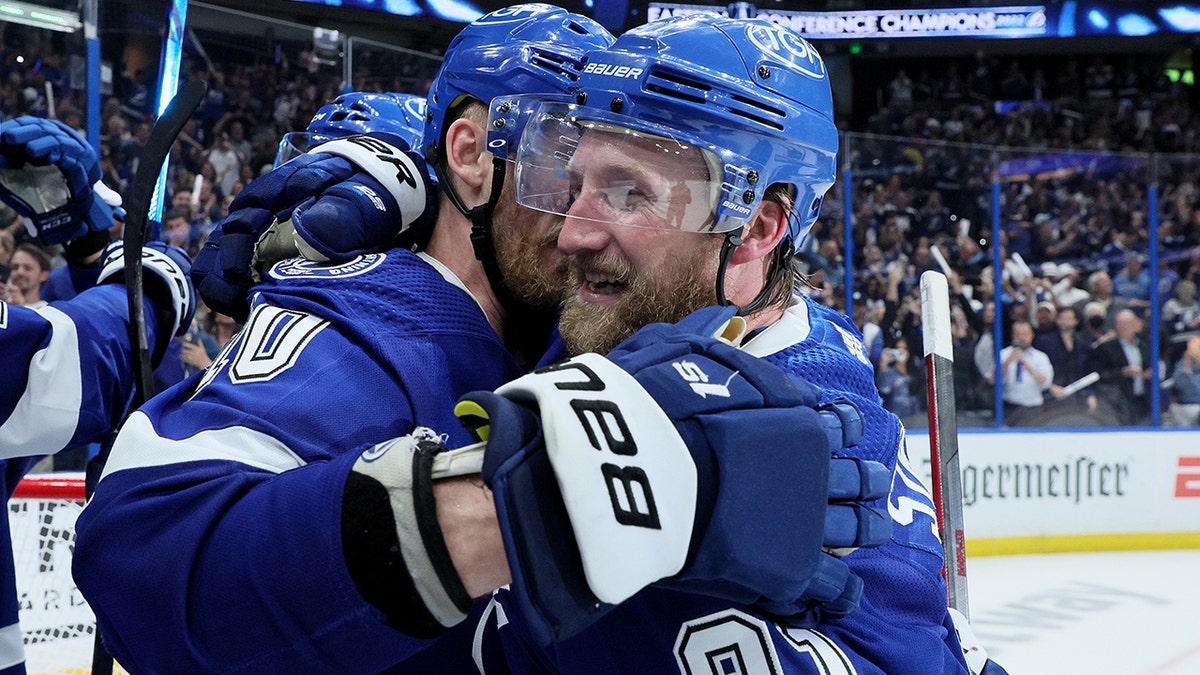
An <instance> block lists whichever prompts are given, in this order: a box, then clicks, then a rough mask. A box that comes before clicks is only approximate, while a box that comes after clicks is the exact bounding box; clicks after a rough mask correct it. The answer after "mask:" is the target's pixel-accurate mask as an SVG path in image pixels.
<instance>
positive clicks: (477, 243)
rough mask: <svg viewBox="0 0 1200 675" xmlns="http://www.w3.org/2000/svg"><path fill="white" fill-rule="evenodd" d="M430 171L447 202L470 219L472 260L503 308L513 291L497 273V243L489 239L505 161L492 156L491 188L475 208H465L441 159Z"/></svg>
mask: <svg viewBox="0 0 1200 675" xmlns="http://www.w3.org/2000/svg"><path fill="white" fill-rule="evenodd" d="M433 171H434V173H436V174H437V177H438V181H439V182H440V183H441V185H442V187H443V189H444V190H445V191H446V196H447V197H449V198H450V203H452V204H454V208H456V209H458V212H459V213H461V214H463V216H464V217H465V218H466V219H467V220H469V221H471V247H472V248H473V249H474V251H475V259H476V260H478V261H479V262H480V263H482V264H483V271H484V272H485V273H486V274H487V278H488V283H490V284H491V286H492V291H493V292H494V293H495V294H496V299H497V300H499V301H500V304H501V305H503V306H505V307H510V306H512V302H511V301H512V292H511V291H510V290H509V288H508V284H507V283H505V281H504V275H503V274H501V273H500V264H499V262H497V260H496V243H495V241H494V240H493V238H492V213H493V212H494V211H495V210H496V204H498V203H499V202H500V190H501V188H503V187H504V172H505V166H504V160H502V159H500V158H499V157H493V158H492V191H491V193H490V194H489V195H488V198H487V201H486V202H484V203H482V204H480V205H478V206H475V207H467V205H466V203H465V202H464V201H463V199H462V196H460V195H459V194H458V191H457V190H455V189H454V185H453V183H451V182H450V180H449V177H448V176H447V174H446V168H445V164H444V162H434V163H433Z"/></svg>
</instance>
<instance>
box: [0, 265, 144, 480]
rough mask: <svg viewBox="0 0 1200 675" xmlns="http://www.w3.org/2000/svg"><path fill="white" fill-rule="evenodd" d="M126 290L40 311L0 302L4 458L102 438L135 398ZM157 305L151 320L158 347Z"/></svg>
mask: <svg viewBox="0 0 1200 675" xmlns="http://www.w3.org/2000/svg"><path fill="white" fill-rule="evenodd" d="M128 316H129V310H128V301H127V300H126V296H125V287H124V286H121V285H106V286H100V287H97V288H93V289H89V290H88V291H86V292H84V293H81V294H79V295H78V296H76V297H75V298H74V299H72V300H71V301H69V302H60V303H54V304H50V305H47V306H45V307H42V308H40V309H30V308H28V307H13V306H10V305H7V304H5V303H3V302H0V354H3V355H4V365H5V367H4V368H0V457H18V456H27V455H49V454H53V453H55V452H58V451H59V450H62V449H64V448H68V447H73V446H76V445H82V444H86V443H89V442H92V441H95V440H98V439H100V438H102V437H103V436H105V435H106V434H108V433H109V432H111V431H112V430H113V429H115V428H116V426H117V424H118V423H120V421H121V417H122V416H123V415H124V414H125V409H126V407H127V406H128V405H129V401H130V398H131V397H132V395H133V387H134V378H133V365H132V359H133V350H132V348H131V347H130V341H129V319H128ZM156 316H157V315H156V313H155V312H154V308H153V306H152V305H151V304H150V302H149V301H147V302H146V322H147V330H148V331H149V336H150V342H151V344H153V343H154V336H155V317H156Z"/></svg>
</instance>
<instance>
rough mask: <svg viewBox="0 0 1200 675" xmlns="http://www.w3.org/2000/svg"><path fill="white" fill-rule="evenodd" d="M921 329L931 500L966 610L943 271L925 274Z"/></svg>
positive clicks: (953, 590)
mask: <svg viewBox="0 0 1200 675" xmlns="http://www.w3.org/2000/svg"><path fill="white" fill-rule="evenodd" d="M921 333H922V336H923V338H924V342H925V374H926V381H927V389H928V394H929V452H930V456H929V458H930V461H931V463H932V465H933V504H934V507H935V508H936V510H937V516H938V534H939V535H941V538H942V549H943V550H944V551H945V554H946V568H945V573H946V589H947V591H948V593H949V597H948V600H949V603H950V606H951V607H953V608H954V609H957V610H958V611H960V612H962V613H963V616H965V617H967V618H968V619H969V618H970V616H971V615H970V614H969V613H968V612H967V606H968V602H967V552H966V548H965V545H966V538H965V537H964V535H963V511H962V473H961V472H960V471H959V468H958V420H957V419H956V418H955V409H954V339H953V337H952V336H951V334H950V290H949V286H948V284H947V282H946V276H945V275H944V274H941V273H940V272H933V271H929V272H925V273H924V274H922V275H921Z"/></svg>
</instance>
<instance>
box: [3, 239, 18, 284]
mask: <svg viewBox="0 0 1200 675" xmlns="http://www.w3.org/2000/svg"><path fill="white" fill-rule="evenodd" d="M16 249H17V240H16V238H14V237H13V236H12V232H9V231H8V230H0V284H3V283H5V282H6V281H8V273H9V271H11V270H12V257H13V252H14V251H16Z"/></svg>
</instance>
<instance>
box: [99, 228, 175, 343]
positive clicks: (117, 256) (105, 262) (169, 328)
mask: <svg viewBox="0 0 1200 675" xmlns="http://www.w3.org/2000/svg"><path fill="white" fill-rule="evenodd" d="M191 268H192V263H191V259H190V258H188V254H187V251H184V250H183V249H181V248H179V247H178V246H170V245H168V244H166V243H164V242H161V241H149V242H146V244H145V246H144V247H143V248H142V272H143V274H142V282H143V283H144V284H145V295H146V297H147V298H148V299H149V300H150V301H151V302H152V303H153V304H154V308H155V310H156V311H157V315H158V317H159V319H158V323H157V324H156V325H157V330H156V331H155V341H154V342H155V344H154V350H153V352H152V354H151V362H153V363H154V364H158V363H159V362H160V361H161V360H162V356H163V353H164V352H165V351H166V349H167V344H168V343H169V342H170V341H171V338H172V337H173V336H175V335H183V334H184V333H186V332H187V329H188V327H189V326H191V324H192V317H193V316H194V315H195V314H196V290H195V288H194V287H193V286H192V280H191V279H190V278H189V277H188V272H190V271H191ZM124 270H125V245H124V243H122V242H120V241H114V242H113V243H112V244H110V245H109V246H108V248H107V249H105V250H104V256H103V258H102V259H101V263H100V277H99V279H98V280H97V281H96V284H97V285H100V284H111V283H118V284H119V283H124V282H125V275H124Z"/></svg>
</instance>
